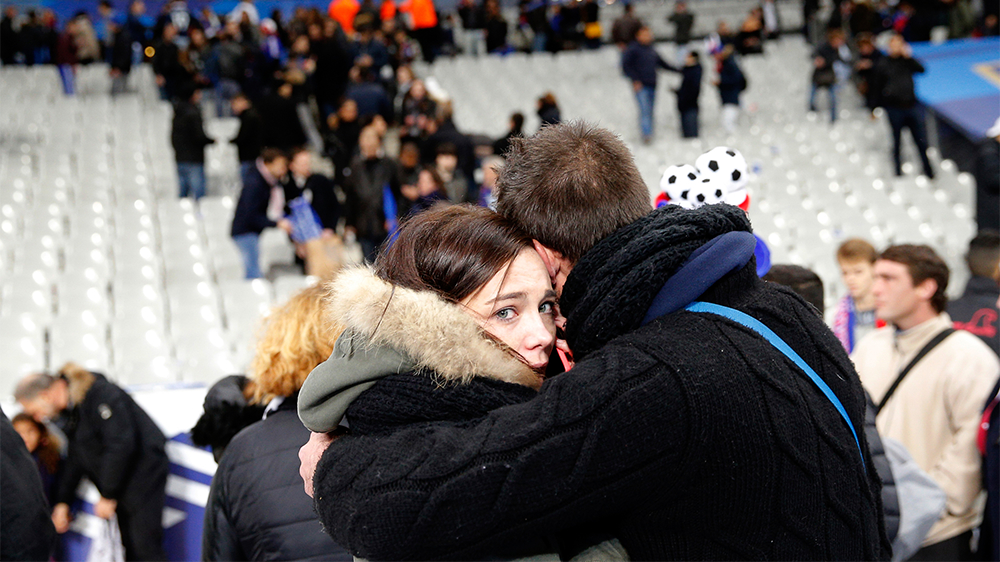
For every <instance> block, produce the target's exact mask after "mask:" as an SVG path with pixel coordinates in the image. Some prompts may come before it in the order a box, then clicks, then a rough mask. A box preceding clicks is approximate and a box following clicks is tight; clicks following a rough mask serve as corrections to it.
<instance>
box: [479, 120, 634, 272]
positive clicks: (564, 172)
mask: <svg viewBox="0 0 1000 562" xmlns="http://www.w3.org/2000/svg"><path fill="white" fill-rule="evenodd" d="M496 190H497V211H498V212H499V213H500V214H502V215H504V216H505V217H507V218H508V219H510V220H511V221H513V222H514V224H516V225H517V226H518V227H520V228H521V229H522V230H524V231H525V232H527V233H528V235H529V236H531V237H532V238H534V239H535V240H538V241H539V242H540V243H541V244H542V245H544V246H546V247H548V248H550V249H552V250H555V251H556V252H559V253H561V254H562V255H563V257H564V258H566V259H568V260H569V261H570V262H571V263H574V264H575V263H576V262H577V261H578V260H579V259H580V258H581V257H582V256H583V254H585V253H586V252H587V251H588V250H590V249H591V248H592V247H593V246H594V244H596V243H597V242H598V241H600V240H601V239H603V238H605V237H607V236H608V235H610V234H611V233H613V232H614V231H616V230H618V229H619V228H621V227H623V226H626V225H628V224H631V223H632V222H634V221H635V220H636V219H638V218H640V217H642V216H644V215H646V214H648V213H649V212H650V211H651V210H652V205H651V203H650V197H649V189H648V188H647V187H646V184H645V183H644V182H643V181H642V176H641V175H640V174H639V170H638V168H636V166H635V161H634V160H633V159H632V153H631V152H629V150H628V148H627V147H626V146H625V144H624V143H622V141H621V139H619V138H618V136H617V135H615V134H614V133H612V132H611V131H608V130H607V129H601V128H599V127H596V126H593V125H590V124H587V123H585V122H582V121H575V122H570V123H563V124H559V125H551V126H547V127H543V128H542V129H541V130H540V131H538V133H536V134H534V135H532V136H531V137H528V138H514V139H511V147H510V151H509V152H508V154H507V163H506V164H505V165H504V166H503V168H502V169H501V170H500V175H499V177H498V178H497V187H496Z"/></svg>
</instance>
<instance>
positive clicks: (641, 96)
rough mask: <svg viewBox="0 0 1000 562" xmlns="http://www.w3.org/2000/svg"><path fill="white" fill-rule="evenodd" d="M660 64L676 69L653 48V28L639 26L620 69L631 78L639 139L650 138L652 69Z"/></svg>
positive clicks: (654, 76)
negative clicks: (640, 134)
mask: <svg viewBox="0 0 1000 562" xmlns="http://www.w3.org/2000/svg"><path fill="white" fill-rule="evenodd" d="M659 68H662V69H665V70H672V71H674V72H679V70H678V69H677V68H676V67H674V66H671V65H670V63H668V62H667V61H665V60H663V57H661V56H660V54H659V53H657V52H656V49H654V48H653V32H652V31H651V30H650V29H649V27H648V26H642V27H640V28H639V31H638V32H637V33H636V34H635V41H632V43H631V44H629V46H628V47H626V48H625V52H624V53H623V54H622V72H624V73H625V76H627V77H628V79H629V80H631V81H632V87H633V89H635V99H636V102H637V103H638V104H639V129H640V130H641V131H642V142H644V143H646V144H649V142H650V141H651V140H653V106H654V104H655V102H656V71H657V69H659Z"/></svg>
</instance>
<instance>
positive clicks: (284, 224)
mask: <svg viewBox="0 0 1000 562" xmlns="http://www.w3.org/2000/svg"><path fill="white" fill-rule="evenodd" d="M278 228H280V229H281V230H284V231H285V232H287V233H288V234H291V233H292V222H291V221H290V220H288V219H281V220H279V221H278Z"/></svg>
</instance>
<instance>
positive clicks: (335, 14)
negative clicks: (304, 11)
mask: <svg viewBox="0 0 1000 562" xmlns="http://www.w3.org/2000/svg"><path fill="white" fill-rule="evenodd" d="M360 9H361V5H360V4H358V0H333V1H332V2H330V7H329V9H328V12H329V13H330V17H331V18H333V19H334V20H336V21H337V23H339V24H340V27H341V28H343V30H344V33H346V34H347V35H348V36H351V35H354V16H356V15H358V10H360Z"/></svg>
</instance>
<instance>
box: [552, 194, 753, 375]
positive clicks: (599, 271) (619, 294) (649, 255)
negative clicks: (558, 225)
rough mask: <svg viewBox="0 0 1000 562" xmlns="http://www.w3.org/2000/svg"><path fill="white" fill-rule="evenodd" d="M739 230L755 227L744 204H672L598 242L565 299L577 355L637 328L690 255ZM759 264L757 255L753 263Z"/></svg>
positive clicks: (563, 303)
mask: <svg viewBox="0 0 1000 562" xmlns="http://www.w3.org/2000/svg"><path fill="white" fill-rule="evenodd" d="M734 231H744V232H751V229H750V221H749V219H748V218H747V216H746V213H744V212H743V211H742V210H741V209H740V208H738V207H734V206H732V205H706V206H704V207H701V208H698V209H694V210H687V209H683V208H681V207H678V206H676V205H667V206H666V207H661V208H660V209H657V210H655V211H653V212H652V213H650V214H648V215H646V216H645V217H643V218H641V219H639V220H637V221H635V222H634V223H632V224H630V225H628V226H626V227H624V228H621V229H619V230H618V231H617V232H615V233H614V234H612V235H611V236H608V237H607V238H605V239H603V240H601V241H600V242H598V243H597V245H595V246H594V247H593V248H592V249H591V250H590V251H588V252H587V253H586V254H584V256H583V257H582V258H581V259H580V261H579V262H578V263H577V264H576V265H575V266H574V267H573V271H572V272H571V273H570V275H569V277H568V278H567V280H566V285H565V286H564V287H563V293H562V297H561V298H560V302H559V305H560V308H561V310H562V313H563V315H565V316H566V320H567V321H566V326H567V327H566V340H567V342H568V343H569V346H570V348H571V349H573V355H574V357H575V358H576V359H577V360H579V359H582V358H583V357H585V356H586V355H587V354H588V353H591V352H593V351H595V350H597V349H600V348H601V347H602V346H603V345H604V344H606V343H607V342H609V341H611V340H612V339H614V338H615V337H618V336H620V335H623V334H627V333H629V332H631V331H633V330H635V329H637V328H638V327H639V326H640V324H641V323H642V320H643V317H644V316H645V314H646V311H647V310H648V309H649V306H650V304H651V303H652V302H653V299H654V298H655V297H656V294H657V293H658V292H659V291H660V288H661V287H663V284H664V283H665V282H666V281H667V279H669V278H670V277H671V276H672V275H673V274H674V273H676V272H677V270H678V269H679V268H680V267H681V266H682V265H683V264H684V263H685V262H686V261H687V259H688V257H690V256H691V254H692V253H693V252H694V251H695V250H697V249H698V248H700V247H701V246H703V245H704V244H706V243H707V242H709V241H710V240H712V239H713V238H715V237H716V236H719V235H721V234H725V233H727V232H734ZM754 264H755V262H754V261H753V260H752V259H751V260H750V264H749V266H750V267H755V265H754ZM725 273H726V272H722V273H721V274H725Z"/></svg>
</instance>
